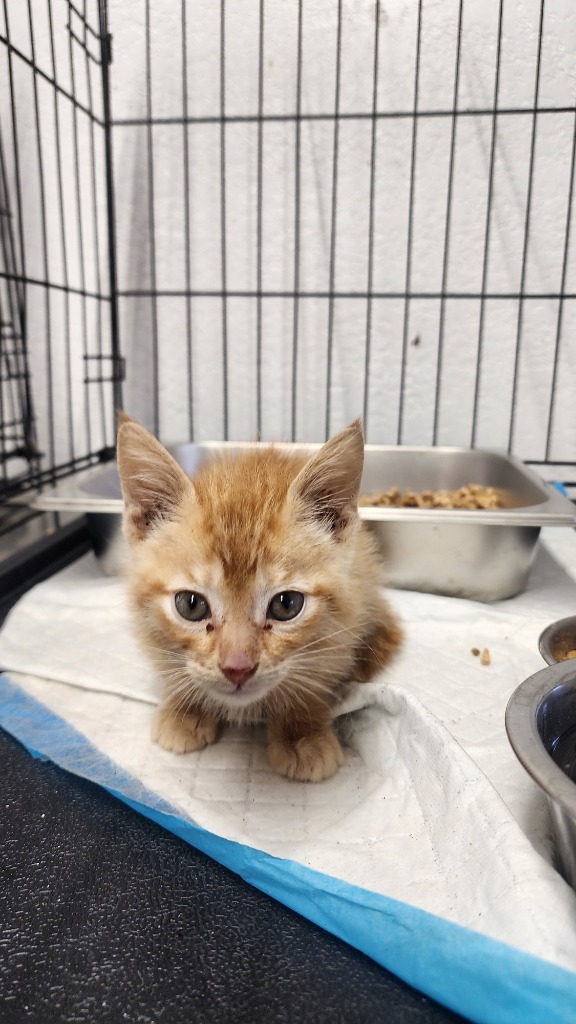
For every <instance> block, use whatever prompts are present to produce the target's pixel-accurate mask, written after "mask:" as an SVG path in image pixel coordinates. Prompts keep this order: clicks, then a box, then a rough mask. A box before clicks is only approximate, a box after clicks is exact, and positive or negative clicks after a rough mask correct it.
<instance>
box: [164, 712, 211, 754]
mask: <svg viewBox="0 0 576 1024" xmlns="http://www.w3.org/2000/svg"><path fill="white" fill-rule="evenodd" d="M219 732H220V728H219V724H218V722H217V720H216V719H215V718H213V717H212V716H211V715H198V714H196V713H195V712H194V711H189V712H187V713H186V714H183V715H182V714H179V715H174V713H173V712H172V711H170V710H169V709H167V708H159V709H158V711H157V712H156V714H155V716H154V721H153V723H152V739H153V740H154V741H155V742H156V743H159V744H160V746H161V747H164V750H172V751H174V753H175V754H188V753H190V751H192V750H202V748H203V747H207V746H208V744H210V743H216V740H217V739H218V736H219Z"/></svg>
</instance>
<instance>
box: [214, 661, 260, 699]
mask: <svg viewBox="0 0 576 1024" xmlns="http://www.w3.org/2000/svg"><path fill="white" fill-rule="evenodd" d="M218 667H219V669H220V671H221V673H222V675H223V676H226V679H227V680H228V681H229V682H230V683H232V684H233V685H234V686H235V687H236V688H237V689H238V690H239V689H240V687H242V686H244V683H246V682H247V681H248V680H249V679H250V678H251V677H252V676H253V675H254V673H255V671H256V669H257V668H258V662H254V661H252V659H251V658H249V657H248V656H247V655H246V654H244V653H243V652H242V651H239V652H238V653H236V654H232V655H230V656H229V657H228V658H226V661H224V662H220V664H219V666H218Z"/></svg>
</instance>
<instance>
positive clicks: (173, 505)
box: [117, 413, 194, 541]
mask: <svg viewBox="0 0 576 1024" xmlns="http://www.w3.org/2000/svg"><path fill="white" fill-rule="evenodd" d="M119 422H120V427H119V430H118V445H117V458H118V470H119V472H120V481H121V483H122V494H123V495H124V518H123V524H124V532H125V534H126V536H127V538H128V540H130V541H138V540H143V539H144V538H145V537H146V536H147V535H148V533H149V532H150V530H151V529H152V528H153V527H154V526H155V525H156V524H157V523H159V522H162V521H163V520H167V519H174V518H176V516H177V514H178V508H179V506H180V504H181V502H182V499H183V498H184V497H186V496H188V497H192V495H193V493H194V488H193V485H192V483H191V481H190V479H189V477H187V476H186V473H185V472H184V470H183V469H182V468H181V467H180V466H179V465H178V463H177V462H176V460H175V459H173V458H172V456H171V455H170V454H169V453H168V452H167V451H166V449H165V448H164V447H163V445H161V444H160V442H159V441H157V440H156V438H155V437H153V436H152V434H150V433H149V431H148V430H146V429H145V427H142V426H140V424H139V423H136V422H135V420H131V419H130V418H129V417H128V416H126V414H125V413H121V414H120V418H119Z"/></svg>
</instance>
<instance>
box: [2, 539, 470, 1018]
mask: <svg viewBox="0 0 576 1024" xmlns="http://www.w3.org/2000/svg"><path fill="white" fill-rule="evenodd" d="M71 536H72V540H73V542H71V543H70V544H69V545H68V547H67V549H66V550H67V551H68V554H67V555H65V556H64V555H63V554H62V549H61V547H59V548H58V549H57V551H58V554H57V558H55V559H54V562H53V564H54V567H60V566H61V565H62V564H63V562H65V561H66V560H68V561H69V560H70V558H72V557H74V556H75V555H76V554H79V553H81V552H82V550H86V547H85V539H83V538H80V540H79V536H80V535H78V534H77V533H75V532H74V530H72V534H71ZM75 545H76V546H75ZM34 558H35V562H34V564H32V565H28V566H26V564H22V565H20V564H19V568H18V572H17V574H16V576H17V585H15V586H13V587H12V592H13V596H14V597H17V596H18V594H19V593H21V592H22V591H23V590H24V589H25V587H26V581H27V580H28V581H29V582H32V581H34V580H36V579H38V578H40V577H41V576H42V575H46V573H47V572H49V571H50V560H49V559H47V560H45V561H44V562H42V565H41V568H40V569H39V568H38V565H39V564H40V563H38V558H37V555H35V556H34ZM10 569H11V571H12V575H13V569H14V566H13V565H11V566H10ZM26 574H27V575H26ZM7 579H8V576H6V577H5V580H7ZM1 583H2V579H1V574H0V585H1ZM10 593H11V591H10V587H9V586H7V585H5V586H4V589H3V591H1V599H0V611H1V608H2V607H3V608H4V610H6V608H7V607H9V604H10V600H11V598H10ZM0 777H1V778H2V793H1V796H0V844H1V851H2V852H1V857H0V872H1V880H0V1021H1V1022H2V1024H20V1022H24V1021H30V1022H38V1024H40V1022H42V1024H56V1022H58V1024H60V1022H62V1024H64V1022H66V1024H68V1022H69V1024H84V1022H86V1024H100V1022H102V1024H107V1022H110V1024H123V1022H130V1024H148V1022H154V1024H156V1022H159V1024H160V1022H161V1024H192V1022H196V1021H197V1022H201V1024H225V1022H234V1024H260V1022H262V1024H287V1022H294V1024H296V1022H297V1024H323V1022H330V1024H364V1022H370V1024H384V1022H386V1024H388V1022H398V1024H404V1022H405V1024H449V1022H455V1021H459V1020H462V1018H461V1017H458V1016H457V1015H455V1014H453V1013H451V1012H450V1011H449V1010H447V1009H445V1008H443V1007H441V1006H439V1005H438V1004H436V1003H434V1002H433V1001H431V1000H429V999H427V998H426V997H425V996H423V995H422V994H421V993H420V992H417V991H415V990H413V989H411V988H410V987H408V986H407V985H405V984H404V983H403V982H401V981H400V980H399V979H397V978H396V977H395V976H393V975H392V974H390V973H389V972H388V971H386V970H384V969H383V968H382V967H380V966H379V965H378V964H376V963H374V962H373V961H372V960H370V959H369V958H368V957H366V956H364V955H363V954H361V953H359V952H358V951H357V950H355V949H353V948H352V947H350V946H348V945H346V944H345V943H343V942H341V941H340V940H338V939H336V938H334V937H333V936H332V935H330V934H328V933H327V932H324V931H323V930H322V929H320V928H318V927H317V926H316V925H314V924H312V923H311V922H309V921H307V920H306V919H304V918H302V917H300V916H299V915H297V914H295V913H294V912H293V911H291V910H289V909H287V908H286V907H284V906H282V905H281V904H280V903H278V902H276V901H275V900H272V899H271V898H270V897H269V896H267V895H265V894H264V893H261V892H259V891H258V890H256V889H254V888H252V887H251V886H249V885H248V884H247V883H245V882H244V881H243V880H242V879H241V878H239V877H238V876H236V875H234V874H232V873H231V872H229V871H228V870H227V869H225V868H223V867H222V866H221V865H219V864H217V863H215V862H214V861H212V860H210V859H209V858H207V857H206V856H205V855H204V854H202V853H200V852H199V851H197V850H195V849H194V848H193V847H191V846H189V845H187V844H186V843H184V842H183V841H182V840H180V839H178V838H176V837H175V836H173V835H171V834H170V833H168V832H166V831H164V830H163V829H162V828H160V827H159V826H157V825H155V824H154V823H152V822H151V821H148V820H147V819H146V818H143V817H142V816H140V815H138V814H136V813H135V812H134V811H132V810H131V809H130V808H128V807H126V806H125V805H124V804H122V803H121V802H120V801H118V800H116V799H115V798H114V797H112V796H111V795H110V794H109V793H107V792H105V791H104V790H102V789H100V788H99V787H97V786H95V785H93V784H91V783H89V782H86V781H85V780H83V779H79V778H77V777H75V776H73V775H70V774H68V773H66V772H64V771H62V770H61V769H59V768H57V767H56V766H55V765H52V764H50V763H46V762H43V761H37V760H34V759H33V758H32V757H31V756H30V755H29V754H28V752H27V751H26V750H25V749H24V748H23V747H21V746H20V744H19V743H17V742H16V741H15V740H14V739H13V738H12V737H10V736H8V735H7V734H6V733H5V732H2V731H1V730H0Z"/></svg>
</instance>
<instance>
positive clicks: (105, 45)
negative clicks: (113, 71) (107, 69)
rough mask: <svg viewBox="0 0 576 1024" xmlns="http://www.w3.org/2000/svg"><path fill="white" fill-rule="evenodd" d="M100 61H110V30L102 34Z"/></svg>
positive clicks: (105, 62)
mask: <svg viewBox="0 0 576 1024" xmlns="http://www.w3.org/2000/svg"><path fill="white" fill-rule="evenodd" d="M102 63H103V64H111V63H112V34H111V33H110V32H108V33H107V35H105V36H102Z"/></svg>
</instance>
